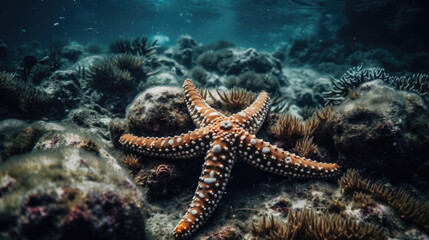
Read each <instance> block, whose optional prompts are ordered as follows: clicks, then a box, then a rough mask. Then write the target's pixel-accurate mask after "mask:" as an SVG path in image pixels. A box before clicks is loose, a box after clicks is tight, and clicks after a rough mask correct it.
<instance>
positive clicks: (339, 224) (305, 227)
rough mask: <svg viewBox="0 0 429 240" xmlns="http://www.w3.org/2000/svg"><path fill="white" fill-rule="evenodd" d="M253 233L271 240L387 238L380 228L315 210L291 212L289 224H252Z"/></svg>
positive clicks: (362, 239) (263, 221)
mask: <svg viewBox="0 0 429 240" xmlns="http://www.w3.org/2000/svg"><path fill="white" fill-rule="evenodd" d="M252 232H253V234H255V235H257V236H261V237H263V238H264V239H269V240H284V239H287V240H294V239H306V240H327V239H329V240H335V239H338V240H339V239H344V240H346V239H350V240H351V239H353V240H381V239H387V238H386V235H385V233H384V231H383V229H382V228H381V227H379V226H376V225H372V224H368V223H363V222H358V221H355V220H352V219H350V218H343V217H342V216H340V215H337V214H329V213H324V214H322V215H318V214H317V213H316V212H314V211H313V210H309V209H305V210H301V211H291V212H290V213H289V215H288V219H287V223H283V222H281V221H278V220H274V218H273V217H271V219H270V220H269V222H268V223H267V221H266V219H265V216H264V217H263V218H262V223H259V224H252Z"/></svg>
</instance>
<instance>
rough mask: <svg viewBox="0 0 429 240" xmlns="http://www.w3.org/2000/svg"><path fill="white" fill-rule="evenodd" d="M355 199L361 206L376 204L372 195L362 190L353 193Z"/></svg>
mask: <svg viewBox="0 0 429 240" xmlns="http://www.w3.org/2000/svg"><path fill="white" fill-rule="evenodd" d="M353 201H355V202H356V203H358V204H359V207H360V208H364V207H366V206H374V205H375V203H374V201H373V200H372V198H371V196H370V195H368V194H365V193H361V192H355V193H353Z"/></svg>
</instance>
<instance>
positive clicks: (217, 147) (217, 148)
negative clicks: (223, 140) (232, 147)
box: [212, 144, 222, 154]
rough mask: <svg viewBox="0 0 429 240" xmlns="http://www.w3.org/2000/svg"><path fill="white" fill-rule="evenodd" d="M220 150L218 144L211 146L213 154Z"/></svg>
mask: <svg viewBox="0 0 429 240" xmlns="http://www.w3.org/2000/svg"><path fill="white" fill-rule="evenodd" d="M221 151H222V147H221V146H220V145H219V144H215V145H214V146H213V147H212V152H213V153H214V154H217V153H220V152H221Z"/></svg>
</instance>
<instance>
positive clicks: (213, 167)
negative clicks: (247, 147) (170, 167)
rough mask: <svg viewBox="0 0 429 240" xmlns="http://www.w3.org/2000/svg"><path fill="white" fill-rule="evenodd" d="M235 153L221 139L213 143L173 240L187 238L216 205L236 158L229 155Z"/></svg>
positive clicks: (205, 219)
mask: <svg viewBox="0 0 429 240" xmlns="http://www.w3.org/2000/svg"><path fill="white" fill-rule="evenodd" d="M234 150H235V149H233V147H232V146H231V145H229V144H228V143H227V142H226V141H221V140H220V139H217V140H214V141H213V143H212V144H211V145H210V150H209V151H208V153H207V156H206V159H205V163H204V165H203V171H202V173H201V177H200V180H199V183H198V187H197V189H196V191H195V195H194V197H193V198H192V202H191V204H190V206H189V208H188V211H187V212H186V213H185V215H184V216H183V218H182V219H181V220H180V222H179V224H178V225H177V227H176V229H175V230H174V236H175V237H176V238H178V239H184V238H188V237H190V236H191V235H192V234H193V233H195V232H196V231H197V230H198V229H199V228H200V227H201V226H202V225H203V224H204V223H205V222H206V221H207V220H208V218H209V217H210V216H211V214H212V213H213V211H214V210H215V209H216V207H217V206H218V204H219V201H220V199H221V198H222V195H223V194H224V192H225V187H226V185H227V183H228V180H229V178H230V172H231V168H232V167H233V165H234V162H235V156H234V155H233V154H232V153H233V152H234Z"/></svg>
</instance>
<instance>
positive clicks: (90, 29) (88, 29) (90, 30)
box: [85, 27, 94, 32]
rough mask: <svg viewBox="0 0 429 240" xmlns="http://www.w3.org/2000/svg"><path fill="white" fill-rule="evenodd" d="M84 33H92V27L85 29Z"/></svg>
mask: <svg viewBox="0 0 429 240" xmlns="http://www.w3.org/2000/svg"><path fill="white" fill-rule="evenodd" d="M85 31H87V32H92V31H94V28H92V27H89V28H85Z"/></svg>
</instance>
